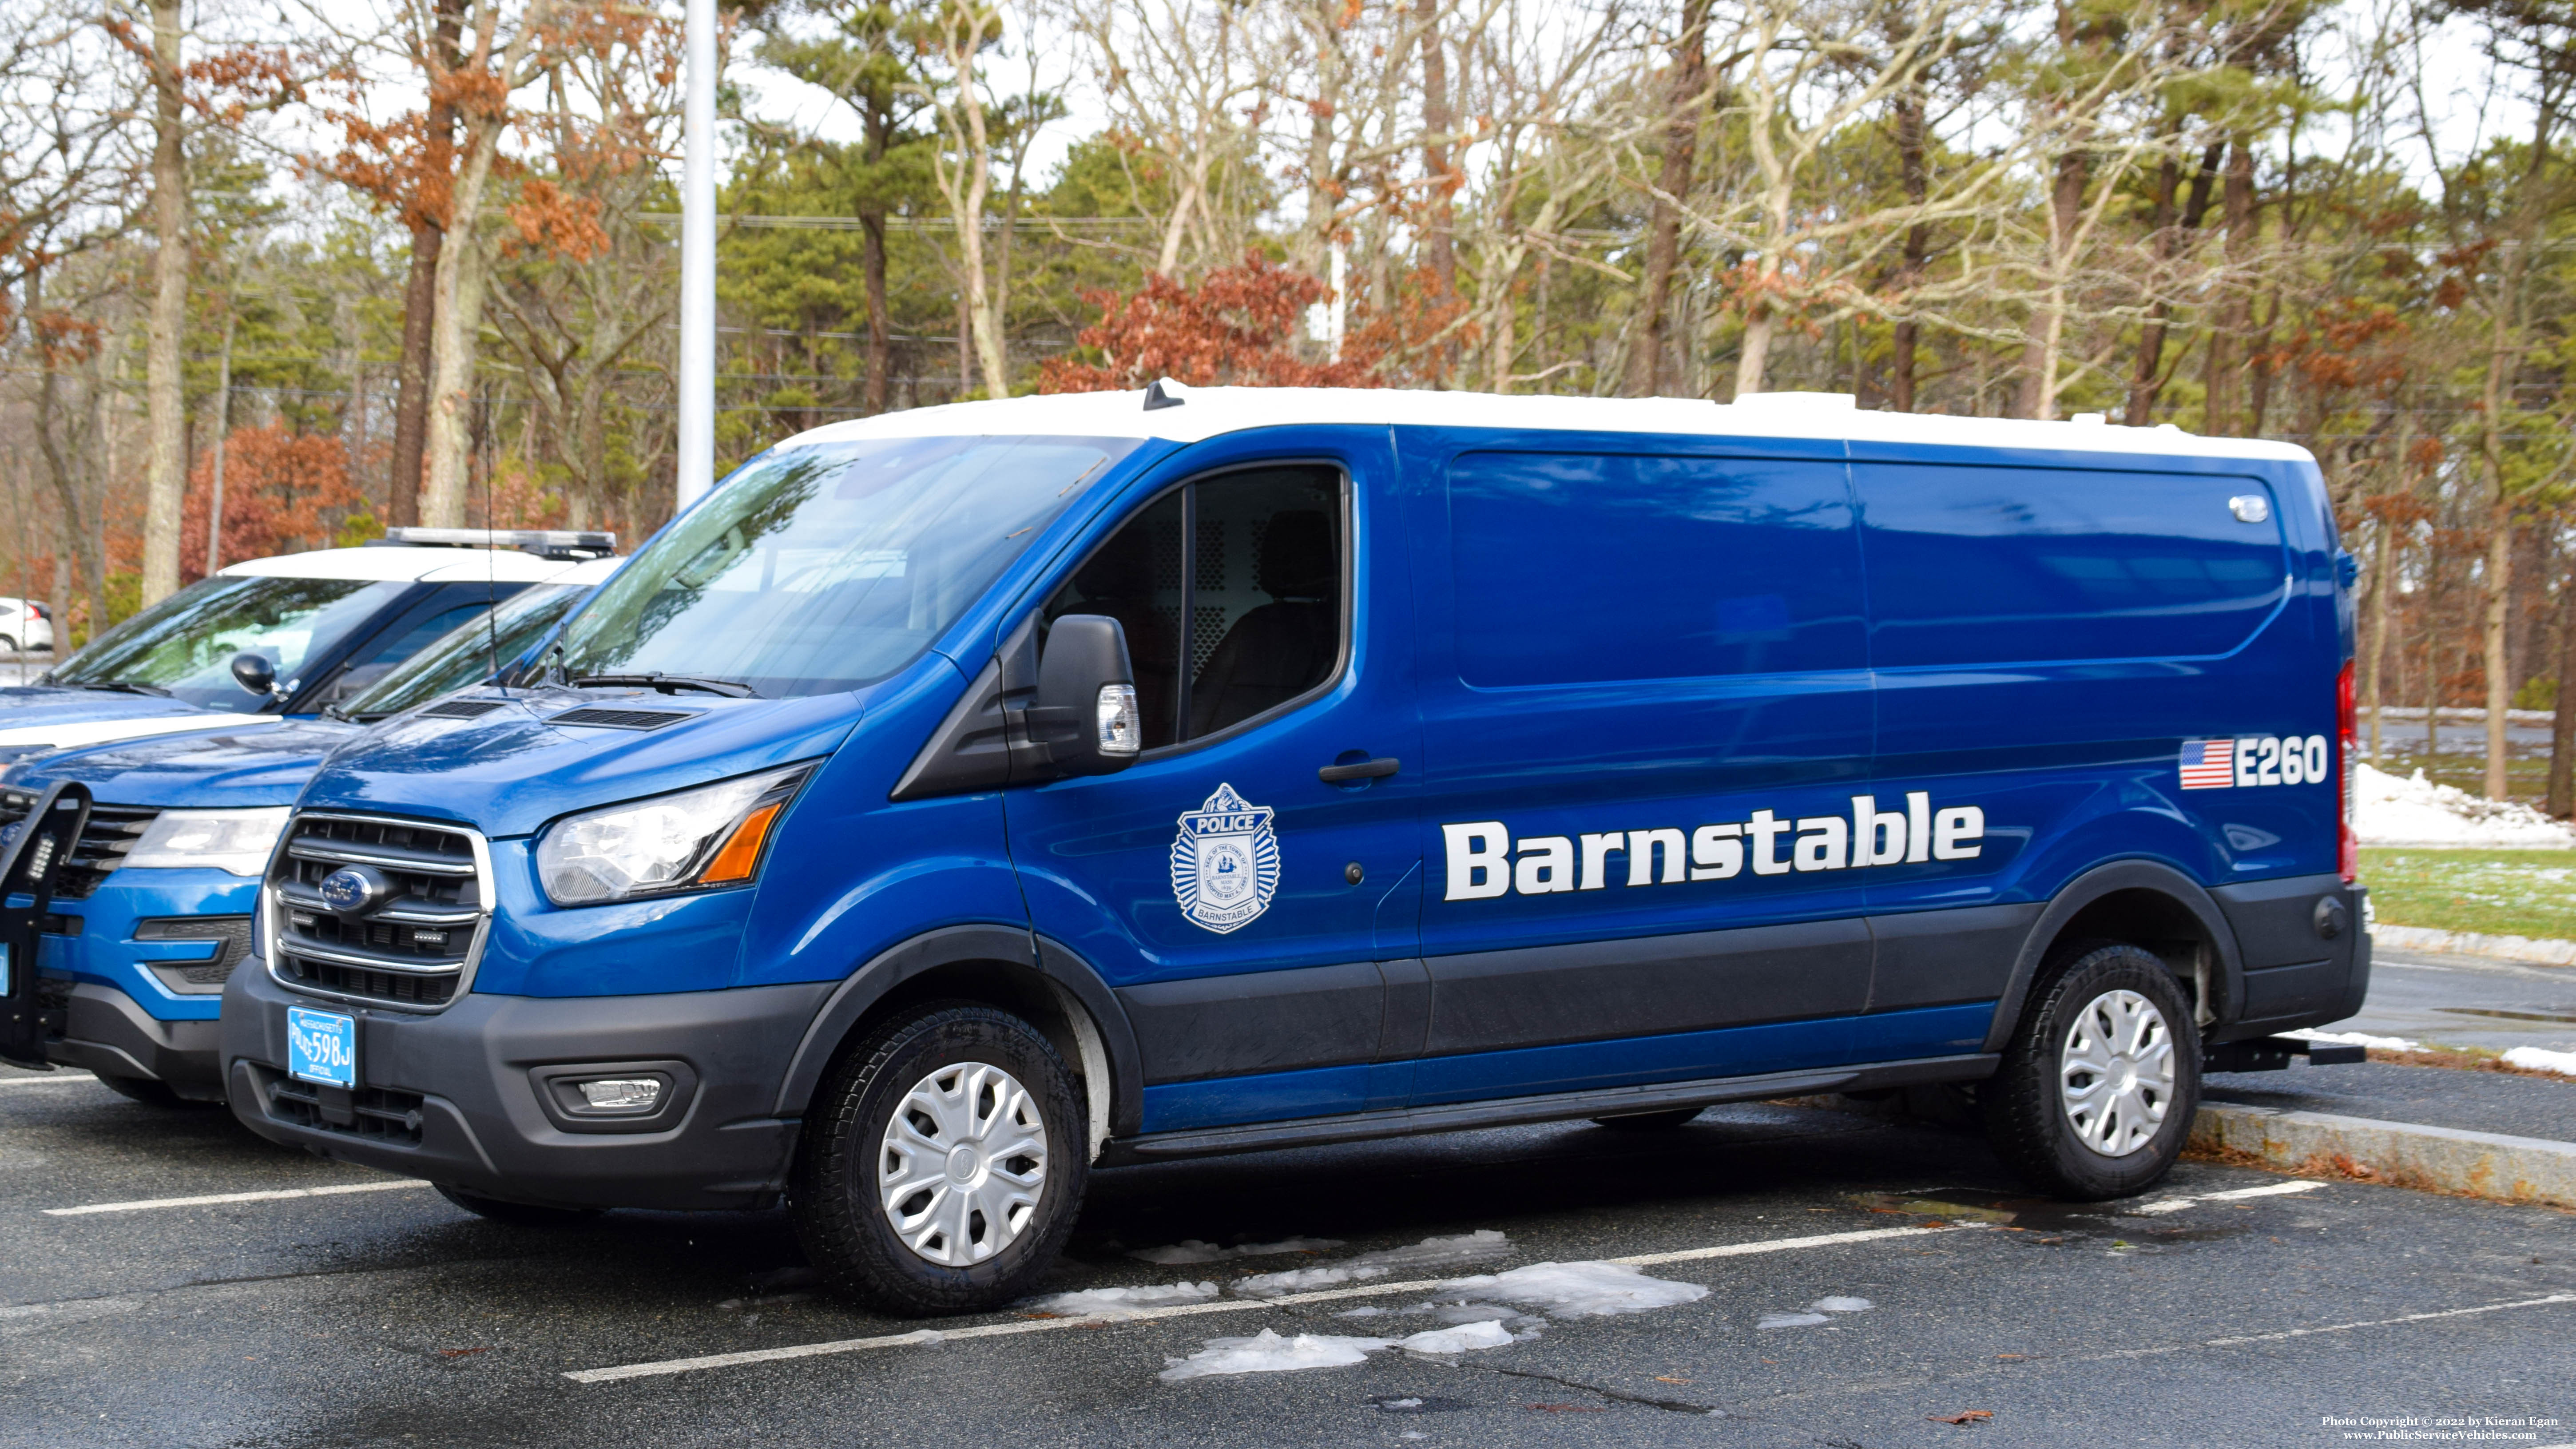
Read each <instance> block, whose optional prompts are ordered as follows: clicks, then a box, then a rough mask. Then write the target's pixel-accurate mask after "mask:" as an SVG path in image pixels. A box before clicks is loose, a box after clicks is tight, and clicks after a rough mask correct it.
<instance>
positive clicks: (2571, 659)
mask: <svg viewBox="0 0 2576 1449" xmlns="http://www.w3.org/2000/svg"><path fill="white" fill-rule="evenodd" d="M2557 705H2558V707H2557V711H2556V712H2555V713H2554V714H2552V715H2551V716H2550V718H2549V813H2550V814H2552V815H2555V816H2557V817H2558V818H2559V819H2561V820H2565V819H2567V818H2568V817H2570V816H2576V575H2571V576H2570V577H2569V578H2568V579H2567V580H2566V581H2565V582H2563V583H2561V584H2560V585H2559V586H2558V700H2557Z"/></svg>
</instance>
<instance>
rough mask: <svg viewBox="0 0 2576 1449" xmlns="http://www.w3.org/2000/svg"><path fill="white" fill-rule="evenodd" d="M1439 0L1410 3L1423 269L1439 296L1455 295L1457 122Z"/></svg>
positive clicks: (1456, 289)
mask: <svg viewBox="0 0 2576 1449" xmlns="http://www.w3.org/2000/svg"><path fill="white" fill-rule="evenodd" d="M1440 5H1441V0H1414V5H1413V18H1414V21H1415V23H1417V24H1419V25H1420V26H1421V27H1422V34H1421V36H1420V40H1419V43H1420V45H1421V46H1422V180H1423V184H1424V185H1426V186H1428V187H1430V188H1431V189H1430V193H1429V195H1427V196H1426V197H1425V198H1424V200H1425V202H1426V203H1427V204H1426V206H1425V207H1424V211H1425V214H1426V217H1427V220H1426V222H1425V225H1424V227H1423V233H1422V260H1423V265H1425V266H1427V267H1429V268H1430V269H1431V276H1432V280H1433V281H1434V282H1435V283H1436V284H1437V285H1438V287H1439V289H1440V296H1441V297H1442V298H1448V297H1454V296H1456V295H1458V244H1457V239H1456V237H1455V235H1454V231H1453V223H1454V207H1453V205H1452V202H1451V198H1452V197H1454V196H1455V195H1456V194H1457V188H1456V187H1455V186H1454V185H1453V184H1452V182H1451V179H1450V175H1449V170H1450V166H1449V131H1450V129H1451V128H1452V127H1453V126H1454V125H1456V119H1455V118H1454V117H1453V116H1452V115H1451V114H1450V112H1449V52H1448V51H1447V50H1446V49H1444V48H1443V47H1442V45H1441V42H1440Z"/></svg>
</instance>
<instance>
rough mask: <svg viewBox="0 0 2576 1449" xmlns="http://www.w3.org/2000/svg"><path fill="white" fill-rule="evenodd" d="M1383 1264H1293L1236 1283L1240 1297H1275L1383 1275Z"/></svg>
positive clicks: (1384, 1273)
mask: <svg viewBox="0 0 2576 1449" xmlns="http://www.w3.org/2000/svg"><path fill="white" fill-rule="evenodd" d="M1385 1276H1386V1270H1385V1269H1384V1268H1380V1267H1377V1266H1375V1265H1372V1264H1362V1265H1360V1266H1359V1267H1355V1268H1291V1269H1288V1270H1287V1271H1285V1272H1281V1273H1255V1274H1253V1275H1252V1276H1251V1277H1249V1278H1245V1279H1243V1280H1241V1281H1240V1282H1238V1283H1236V1284H1235V1285H1234V1292H1235V1295H1236V1296H1237V1297H1240V1298H1276V1297H1278V1296H1280V1295H1281V1294H1283V1293H1304V1292H1307V1291H1309V1290H1311V1289H1315V1288H1330V1287H1332V1286H1333V1285H1334V1284H1336V1283H1348V1282H1350V1281H1351V1280H1352V1279H1355V1278H1383V1277H1385Z"/></svg>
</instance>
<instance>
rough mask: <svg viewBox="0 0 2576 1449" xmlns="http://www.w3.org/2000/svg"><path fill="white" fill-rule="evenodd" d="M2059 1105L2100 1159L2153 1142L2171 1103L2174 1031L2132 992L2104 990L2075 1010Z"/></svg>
mask: <svg viewBox="0 0 2576 1449" xmlns="http://www.w3.org/2000/svg"><path fill="white" fill-rule="evenodd" d="M2057 1088H2058V1104H2059V1105H2060V1106H2061V1107H2062V1108H2064V1109H2065V1112H2066V1122H2067V1125H2068V1126H2069V1127H2072V1128H2073V1129H2074V1130H2075V1140H2076V1141H2078V1142H2081V1143H2083V1144H2084V1146H2085V1148H2086V1149H2087V1150H2088V1151H2091V1152H2093V1153H2095V1154H2097V1155H2099V1156H2103V1157H2126V1156H2128V1155H2129V1154H2130V1153H2133V1152H2136V1151H2138V1150H2139V1149H2141V1148H2143V1147H2145V1146H2146V1145H2147V1144H2148V1143H2150V1142H2153V1141H2154V1140H2155V1137H2156V1131H2157V1129H2159V1128H2161V1127H2163V1126H2164V1122H2165V1112H2166V1110H2167V1109H2168V1108H2170V1107H2171V1106H2172V1105H2173V1094H2174V1043H2173V1029H2172V1027H2170V1026H2169V1025H2167V1024H2166V1022H2165V1014H2164V1013H2163V1012H2161V1011H2159V1010H2157V1009H2156V1004H2155V1003H2154V1002H2152V1001H2149V1000H2148V999H2147V998H2145V997H2143V996H2140V995H2139V994H2138V993H2136V992H2134V991H2105V992H2103V993H2102V994H2101V995H2099V996H2097V997H2094V998H2093V1000H2092V1001H2091V1002H2090V1003H2089V1004H2087V1005H2086V1006H2085V1008H2084V1010H2083V1011H2081V1012H2079V1013H2077V1015H2076V1018H2075V1025H2073V1026H2072V1027H2070V1028H2068V1029H2067V1032H2066V1045H2065V1047H2064V1049H2063V1050H2061V1051H2060V1052H2059V1053H2058V1056H2057Z"/></svg>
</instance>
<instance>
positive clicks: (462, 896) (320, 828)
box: [268, 815, 486, 1010]
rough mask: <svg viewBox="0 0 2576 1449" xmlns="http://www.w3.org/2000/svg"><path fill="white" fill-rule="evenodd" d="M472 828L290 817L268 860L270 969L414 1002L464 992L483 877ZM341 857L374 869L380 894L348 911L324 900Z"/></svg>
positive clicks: (346, 992) (333, 991)
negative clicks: (325, 884)
mask: <svg viewBox="0 0 2576 1449" xmlns="http://www.w3.org/2000/svg"><path fill="white" fill-rule="evenodd" d="M475 844H476V842H475V837H474V835H473V834H472V832H470V831H467V830H465V829H463V828H461V827H457V826H451V825H433V824H430V823H428V822H426V821H419V820H388V819H380V818H376V817H371V816H370V817H361V816H349V815H298V816H296V817H295V818H294V820H293V821H292V822H290V823H289V824H288V826H287V832H286V845H285V848H284V849H282V850H280V851H279V852H278V854H277V859H276V860H275V862H274V863H272V864H271V865H270V867H269V875H268V896H269V905H270V909H271V911H272V912H273V914H272V915H271V916H270V921H271V923H272V924H273V925H274V926H275V928H276V935H277V945H276V949H275V950H274V951H273V952H272V954H273V955H274V956H275V958H276V959H275V960H274V961H272V962H271V963H270V968H271V970H273V971H274V972H275V973H276V976H277V979H278V980H279V981H280V982H282V983H283V984H285V985H287V986H289V987H294V988H298V989H301V990H305V991H312V992H317V993H320V994H323V995H328V996H337V997H348V998H353V999H357V1000H362V1001H370V1002H381V1003H383V1004H384V1005H387V1006H399V1007H408V1008H411V1009H413V1010H420V1009H423V1008H436V1007H440V1006H444V1005H446V1004H447V1003H448V1002H450V1001H452V1000H454V999H455V998H456V993H457V992H459V991H461V990H463V989H464V985H465V978H466V973H467V972H468V971H469V970H470V969H471V968H472V966H473V963H474V958H475V955H476V954H477V952H478V950H479V949H480V946H481V942H482V937H483V923H484V911H483V901H484V899H485V895H486V892H485V886H484V882H483V878H482V865H481V862H480V859H479V857H478V855H477V853H476V849H475ZM344 866H363V867H366V868H367V869H368V870H369V871H372V872H373V873H374V874H376V875H377V876H380V877H382V879H383V881H384V883H385V885H386V887H387V888H386V890H385V892H384V894H383V895H382V896H381V897H380V898H378V899H375V900H372V901H370V902H369V903H368V904H366V905H365V906H363V907H361V908H359V909H357V910H355V911H351V912H345V913H344V912H335V911H333V910H332V909H331V908H330V907H329V906H327V905H325V904H323V901H322V893H321V890H320V886H321V883H322V881H323V879H324V878H325V877H327V876H329V875H330V874H331V873H332V872H334V871H337V870H339V869H341V868H342V867H344Z"/></svg>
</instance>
